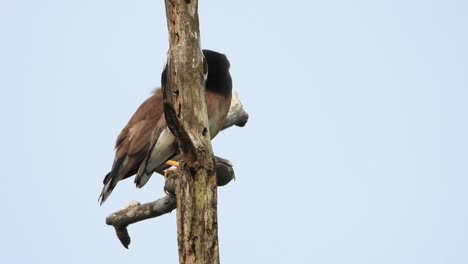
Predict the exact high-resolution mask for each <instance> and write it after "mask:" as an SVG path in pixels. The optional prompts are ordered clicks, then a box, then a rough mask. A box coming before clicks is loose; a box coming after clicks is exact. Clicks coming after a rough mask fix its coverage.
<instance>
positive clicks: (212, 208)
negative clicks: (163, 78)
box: [165, 0, 219, 264]
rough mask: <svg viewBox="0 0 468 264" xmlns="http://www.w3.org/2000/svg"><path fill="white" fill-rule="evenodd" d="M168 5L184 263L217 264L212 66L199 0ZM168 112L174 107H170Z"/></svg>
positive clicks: (181, 257)
mask: <svg viewBox="0 0 468 264" xmlns="http://www.w3.org/2000/svg"><path fill="white" fill-rule="evenodd" d="M165 4H166V15H167V25H168V30H169V42H170V43H169V44H170V48H169V59H168V65H167V66H166V67H167V68H166V69H167V73H168V78H167V84H168V87H170V89H171V91H170V92H171V94H172V103H173V106H174V109H175V114H176V115H177V117H178V119H177V118H176V119H175V120H174V119H171V118H168V117H167V116H166V120H167V121H168V125H169V126H170V127H178V128H182V129H181V130H172V133H173V134H174V135H175V136H176V138H178V140H179V146H180V151H181V158H180V164H181V173H180V178H179V179H178V180H177V181H176V190H175V191H176V201H177V208H178V210H177V240H178V245H179V262H180V263H181V264H192V263H193V264H195V263H197V264H201V263H203V264H216V263H219V249H218V219H217V188H216V177H215V168H214V159H213V153H212V148H211V141H210V135H209V133H207V131H208V117H207V113H206V104H205V96H204V89H203V86H204V75H205V74H206V73H207V72H206V70H207V69H206V67H204V65H203V54H202V52H201V47H200V32H199V22H198V0H191V1H190V0H185V1H181V0H165ZM168 107H170V106H168V105H165V108H168ZM168 112H171V111H165V113H166V114H167V113H168ZM169 122H180V125H178V124H169ZM185 134H188V135H189V138H187V137H185ZM185 146H194V148H191V147H190V148H186V147H185ZM194 149H195V151H194Z"/></svg>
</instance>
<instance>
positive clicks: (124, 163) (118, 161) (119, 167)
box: [100, 89, 164, 204]
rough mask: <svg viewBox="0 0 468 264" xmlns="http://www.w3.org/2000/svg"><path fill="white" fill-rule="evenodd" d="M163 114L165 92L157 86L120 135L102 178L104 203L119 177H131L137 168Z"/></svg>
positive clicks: (101, 197) (144, 155)
mask: <svg viewBox="0 0 468 264" xmlns="http://www.w3.org/2000/svg"><path fill="white" fill-rule="evenodd" d="M161 117H163V118H164V115H163V110H162V92H161V90H160V89H157V90H156V91H155V92H154V94H153V95H152V96H151V97H150V98H148V99H147V100H146V101H145V102H143V104H141V105H140V107H139V108H138V109H137V111H136V112H135V114H133V116H132V118H131V119H130V121H129V122H128V124H127V125H126V126H125V127H124V129H123V130H122V132H120V134H119V136H118V137H117V141H116V146H115V159H114V163H113V165H112V170H111V171H110V172H109V173H108V174H107V175H106V177H105V178H104V181H103V183H104V187H103V189H102V192H101V196H100V199H101V204H102V203H103V202H104V201H105V200H106V199H107V197H108V196H109V195H110V193H111V192H112V190H113V189H114V187H115V186H116V185H117V183H118V182H119V181H120V180H123V179H126V178H128V177H130V176H132V175H134V174H135V173H136V172H137V171H138V168H139V166H140V164H141V162H142V161H143V160H144V159H145V157H146V154H147V152H148V149H149V148H150V146H151V134H152V132H153V131H154V130H155V127H156V125H157V123H158V120H159V119H161Z"/></svg>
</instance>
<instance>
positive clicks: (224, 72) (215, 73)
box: [203, 50, 232, 94]
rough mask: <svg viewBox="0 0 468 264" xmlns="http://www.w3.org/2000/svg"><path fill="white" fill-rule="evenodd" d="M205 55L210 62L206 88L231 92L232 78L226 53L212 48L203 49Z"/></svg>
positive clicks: (219, 91)
mask: <svg viewBox="0 0 468 264" xmlns="http://www.w3.org/2000/svg"><path fill="white" fill-rule="evenodd" d="M203 55H204V56H205V59H206V61H207V62H208V79H207V80H206V89H207V90H209V91H212V92H216V93H223V94H226V93H231V91H232V79H231V74H230V73H229V67H230V64H229V60H228V59H227V57H226V55H224V54H221V53H219V52H216V51H212V50H203Z"/></svg>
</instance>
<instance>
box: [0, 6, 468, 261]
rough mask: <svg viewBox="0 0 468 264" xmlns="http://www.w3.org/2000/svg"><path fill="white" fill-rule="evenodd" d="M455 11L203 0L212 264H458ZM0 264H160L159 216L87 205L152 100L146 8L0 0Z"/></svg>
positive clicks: (461, 35) (160, 33)
mask: <svg viewBox="0 0 468 264" xmlns="http://www.w3.org/2000/svg"><path fill="white" fill-rule="evenodd" d="M467 14H468V2H467V1H461V0H460V1H454V0H452V1H450V0H445V1H441V0H440V1H430V0H429V1H416V0H407V1H399V0H394V1H370V0H369V1H364V0H357V1H340V0H327V1H290V2H288V1H204V0H200V22H201V36H202V45H203V47H204V48H209V49H214V50H218V51H221V52H224V53H226V54H227V55H228V57H229V58H230V61H231V64H232V76H233V79H234V86H235V89H236V90H237V91H238V93H239V95H240V97H241V99H242V101H243V103H244V105H245V108H246V110H247V111H248V112H249V113H250V120H249V123H248V124H247V126H246V127H245V128H242V129H240V128H233V129H230V130H228V131H225V132H223V133H221V134H220V135H219V136H218V137H217V138H216V139H215V140H214V142H213V144H214V150H215V152H216V153H217V154H218V155H220V156H223V157H226V158H228V159H230V160H231V161H232V162H233V163H234V165H235V170H236V176H237V181H235V182H233V183H231V184H229V185H228V186H225V187H223V188H220V190H219V208H218V209H219V237H220V251H221V261H222V262H223V263H320V264H332V263H340V264H341V263H343V264H344V263H346V264H348V263H356V264H365V263H369V264H375V263H379V264H380V263H388V264H393V263H398V264H399V263H408V264H414V263H424V264H432V263H434V264H435V263H440V264H446V263H450V264H452V263H454V264H455V263H460V264H461V263H468V250H467V249H468V224H467V223H468V212H467V204H468V192H467V188H468V137H467V136H468V116H467V115H468V104H467V100H468V49H467V47H468V18H467ZM0 32H1V34H0V72H1V73H2V74H1V78H0V87H1V96H0V118H1V119H0V120H2V124H3V125H2V129H1V132H0V135H1V137H2V139H3V140H2V141H1V147H2V150H3V151H2V152H1V154H0V155H1V156H0V157H1V160H2V163H1V164H2V174H3V182H2V184H1V185H0V186H1V187H0V198H1V201H2V216H1V217H0V226H1V231H0V235H1V239H0V263H12V264H13V263H47V264H51V263H52V264H54V263H139V264H144V263H177V261H178V260H177V258H178V257H177V244H176V224H175V215H176V214H175V212H174V213H172V214H170V215H166V216H163V217H159V218H157V219H154V220H151V221H145V222H142V223H139V224H136V225H133V226H131V227H130V232H131V235H132V244H131V245H130V249H129V250H126V249H124V248H123V247H122V246H121V245H120V243H119V242H118V240H117V239H116V237H115V235H114V231H113V229H112V228H111V227H109V226H106V225H105V224H104V219H105V217H106V216H107V215H108V214H109V213H111V212H112V211H114V210H116V209H119V208H121V207H122V206H124V205H125V204H127V202H128V201H129V200H139V201H143V202H146V201H151V200H154V199H156V198H158V197H160V196H162V195H163V191H162V184H163V181H162V178H161V177H153V178H152V180H151V181H150V183H149V184H148V185H147V186H146V187H145V188H144V189H143V190H136V189H135V188H134V186H133V184H132V182H131V181H126V182H123V183H121V184H119V186H118V187H117V188H116V189H115V191H114V192H113V194H112V196H111V197H110V199H109V201H108V202H107V203H106V204H105V205H104V206H102V207H100V206H98V203H97V198H98V195H99V192H100V190H101V187H102V183H101V181H102V178H103V176H104V175H105V174H106V173H107V172H108V170H109V169H110V166H111V164H112V160H113V155H114V152H113V144H114V141H115V138H116V136H117V134H118V133H119V131H120V130H121V129H122V127H123V126H124V125H125V123H126V122H127V120H128V119H129V117H130V116H131V115H132V114H133V112H134V111H135V109H136V108H137V107H138V105H139V104H140V103H141V102H142V101H143V100H144V99H146V98H147V97H148V95H149V94H150V91H151V90H152V89H153V88H154V87H156V86H158V85H159V81H160V80H159V77H160V72H161V70H162V66H163V64H164V61H165V56H166V51H167V46H168V39H167V29H166V20H165V11H164V6H163V1H162V0H161V1H120V0H119V1H117V0H113V1H110V0H102V1H95V0H94V1H91V0H80V1H58V0H44V1H26V0H24V1H21V0H15V1H13V0H1V1H0Z"/></svg>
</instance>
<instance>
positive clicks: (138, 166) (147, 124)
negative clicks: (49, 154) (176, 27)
mask: <svg viewBox="0 0 468 264" xmlns="http://www.w3.org/2000/svg"><path fill="white" fill-rule="evenodd" d="M203 55H204V57H205V59H206V62H207V64H208V76H207V79H206V83H205V100H206V106H207V112H208V120H209V132H210V137H211V138H214V137H215V136H216V135H217V134H218V132H219V131H220V130H221V129H222V128H223V125H224V122H225V119H226V116H227V113H228V111H229V107H230V105H231V96H232V79H231V75H230V73H229V67H230V65H229V61H228V59H227V57H226V56H225V55H224V54H221V53H218V52H215V51H211V50H203ZM161 80H162V81H161V82H162V86H163V87H164V86H165V85H166V84H165V81H166V80H167V78H166V68H165V69H164V71H163V73H162V76H161ZM177 152H178V147H177V140H176V139H175V137H174V136H173V135H172V133H171V132H170V130H169V128H168V127H167V125H166V119H165V117H164V110H163V92H162V90H161V89H157V90H156V91H155V92H154V94H153V95H152V96H151V97H150V98H148V99H147V100H146V101H145V102H143V104H142V105H140V107H139V108H138V109H137V111H136V112H135V114H133V116H132V118H130V121H129V122H128V124H127V125H126V126H125V127H124V129H123V130H122V132H120V134H119V136H118V137H117V142H116V147H115V159H114V163H113V165H112V169H111V171H110V172H109V173H108V174H107V175H106V177H105V178H104V181H103V183H104V187H103V189H102V192H101V195H100V196H99V199H100V200H101V204H102V203H104V202H105V201H106V199H107V198H108V197H109V195H110V194H111V192H112V190H113V189H114V188H115V186H116V185H117V183H118V182H119V181H120V180H123V179H126V178H128V177H130V176H132V175H134V174H136V173H138V175H137V177H136V178H135V183H136V185H137V187H139V188H141V187H143V186H144V185H145V184H146V182H147V181H148V180H149V178H150V176H151V174H152V173H153V171H157V172H162V171H164V170H165V169H167V168H168V167H170V164H171V163H169V162H168V161H169V160H170V159H171V158H175V157H176V156H177Z"/></svg>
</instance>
